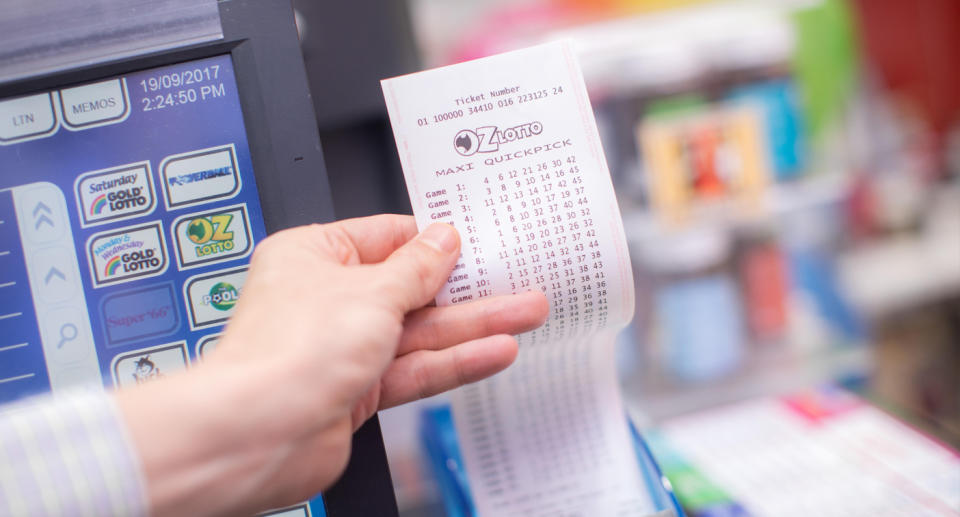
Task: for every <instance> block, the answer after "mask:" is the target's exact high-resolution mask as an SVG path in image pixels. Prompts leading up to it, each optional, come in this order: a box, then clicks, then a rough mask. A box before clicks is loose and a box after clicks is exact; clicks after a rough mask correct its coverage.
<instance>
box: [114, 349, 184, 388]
mask: <svg viewBox="0 0 960 517" xmlns="http://www.w3.org/2000/svg"><path fill="white" fill-rule="evenodd" d="M186 367H187V346H186V343H184V342H183V341H179V342H177V343H168V344H166V345H160V346H154V347H150V348H141V349H139V350H134V351H132V352H127V353H124V354H120V355H118V356H116V357H114V358H113V365H112V366H111V368H110V370H111V371H112V372H113V382H114V383H116V385H117V386H118V387H120V388H123V387H125V386H136V385H138V384H143V383H145V382H150V381H152V380H156V379H162V378H164V377H166V376H168V375H170V374H172V373H175V372H178V371H180V370H183V369H185V368H186Z"/></svg>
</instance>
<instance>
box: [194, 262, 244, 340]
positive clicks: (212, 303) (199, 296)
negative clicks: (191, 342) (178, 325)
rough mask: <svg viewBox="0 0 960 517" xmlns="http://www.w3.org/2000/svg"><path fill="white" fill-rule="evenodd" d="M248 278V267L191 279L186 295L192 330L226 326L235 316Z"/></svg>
mask: <svg viewBox="0 0 960 517" xmlns="http://www.w3.org/2000/svg"><path fill="white" fill-rule="evenodd" d="M246 279H247V268H246V266H244V267H242V268H238V269H232V270H226V271H217V272H214V273H206V274H203V275H196V276H192V277H190V278H188V279H187V282H186V283H185V284H184V285H183V295H184V299H185V300H186V301H187V314H188V315H189V316H190V329H191V330H195V329H198V328H203V327H209V326H212V325H219V324H222V323H225V322H226V321H227V319H228V318H230V316H231V315H232V314H233V308H234V306H235V305H236V303H237V299H238V298H239V297H240V292H241V290H242V289H243V283H244V281H245V280H246Z"/></svg>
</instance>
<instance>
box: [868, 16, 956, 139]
mask: <svg viewBox="0 0 960 517" xmlns="http://www.w3.org/2000/svg"><path fill="white" fill-rule="evenodd" d="M855 4H856V6H857V9H858V11H859V14H860V19H861V32H862V37H863V44H864V48H865V50H866V53H867V55H868V56H869V58H870V62H871V63H872V64H873V65H874V66H875V68H876V70H877V71H878V73H879V75H880V78H881V80H882V82H883V84H884V86H885V87H886V88H887V89H889V90H890V91H891V92H893V93H895V94H897V95H898V96H899V97H901V98H903V99H904V100H906V101H907V102H909V103H910V104H912V105H914V106H915V107H916V109H917V110H918V111H919V112H920V113H921V114H922V116H923V118H924V119H925V120H926V121H927V122H928V123H929V124H930V127H931V128H932V129H933V131H934V132H935V133H936V135H937V139H938V142H937V144H936V147H937V150H938V151H939V150H942V146H943V137H944V136H945V134H946V132H947V131H948V130H949V129H950V127H951V126H952V125H953V124H958V123H960V66H957V65H958V63H960V1H958V0H910V1H904V0H857V1H856V2H855ZM938 154H939V155H942V153H938Z"/></svg>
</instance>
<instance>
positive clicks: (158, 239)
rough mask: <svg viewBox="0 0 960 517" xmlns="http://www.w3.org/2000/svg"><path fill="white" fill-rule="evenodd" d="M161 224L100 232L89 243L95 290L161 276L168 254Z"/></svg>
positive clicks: (88, 251) (89, 256)
mask: <svg viewBox="0 0 960 517" xmlns="http://www.w3.org/2000/svg"><path fill="white" fill-rule="evenodd" d="M160 228H161V227H160V223H159V222H155V223H150V224H145V225H140V226H131V227H127V228H121V229H119V230H111V231H108V232H100V233H96V234H94V235H92V236H91V237H90V239H89V240H88V241H87V258H88V260H89V262H90V269H91V273H92V276H93V284H94V287H102V286H104V285H107V284H113V283H120V282H129V281H131V280H135V279H138V278H148V277H152V276H157V275H160V274H162V273H163V272H164V271H166V269H167V252H166V249H165V247H164V244H163V234H162V232H161V229H160Z"/></svg>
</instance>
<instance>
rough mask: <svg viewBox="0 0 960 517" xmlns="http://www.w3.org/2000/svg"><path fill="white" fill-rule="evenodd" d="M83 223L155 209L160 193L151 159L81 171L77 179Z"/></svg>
mask: <svg viewBox="0 0 960 517" xmlns="http://www.w3.org/2000/svg"><path fill="white" fill-rule="evenodd" d="M74 190H76V192H77V209H79V210H80V223H81V224H82V225H83V227H85V228H86V227H88V226H93V225H97V224H103V223H107V222H113V221H119V220H123V219H132V218H134V217H140V216H143V215H146V214H149V213H150V212H153V209H154V207H155V206H156V196H155V195H154V190H153V179H152V177H151V174H150V162H138V163H132V164H129V165H121V166H119V167H112V168H109V169H103V170H99V171H93V172H87V173H84V174H81V175H80V176H79V177H78V178H77V180H76V182H74Z"/></svg>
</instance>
